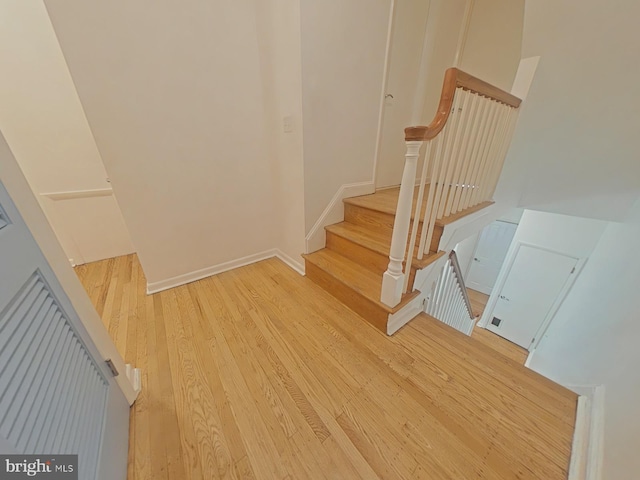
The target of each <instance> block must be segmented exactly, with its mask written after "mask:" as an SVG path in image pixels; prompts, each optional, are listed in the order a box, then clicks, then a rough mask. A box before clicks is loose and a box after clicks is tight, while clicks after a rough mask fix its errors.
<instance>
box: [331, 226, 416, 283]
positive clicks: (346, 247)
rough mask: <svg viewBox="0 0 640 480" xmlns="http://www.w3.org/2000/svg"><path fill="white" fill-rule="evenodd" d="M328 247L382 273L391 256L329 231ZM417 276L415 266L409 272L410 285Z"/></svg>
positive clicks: (373, 270)
mask: <svg viewBox="0 0 640 480" xmlns="http://www.w3.org/2000/svg"><path fill="white" fill-rule="evenodd" d="M327 248H328V249H330V250H333V251H335V252H336V253H339V254H340V255H342V256H343V257H346V258H349V259H351V260H355V261H357V262H358V263H359V264H360V265H362V266H363V267H365V268H367V269H368V270H370V271H372V272H376V273H378V274H380V275H382V274H383V273H384V272H385V271H386V270H387V266H388V265H389V256H388V255H382V254H381V253H379V252H376V251H373V250H370V249H368V248H366V247H363V246H362V245H360V244H358V243H356V242H353V241H352V240H349V239H347V238H344V237H341V236H340V235H336V234H334V233H332V232H329V231H327ZM415 276H416V269H415V267H412V268H411V273H410V274H409V285H413V280H414V279H415Z"/></svg>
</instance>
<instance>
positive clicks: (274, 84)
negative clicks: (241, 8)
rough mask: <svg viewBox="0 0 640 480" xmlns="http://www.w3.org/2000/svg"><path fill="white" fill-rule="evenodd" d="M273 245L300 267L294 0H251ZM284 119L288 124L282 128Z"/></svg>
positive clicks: (298, 108)
mask: <svg viewBox="0 0 640 480" xmlns="http://www.w3.org/2000/svg"><path fill="white" fill-rule="evenodd" d="M256 8H257V19H258V21H257V26H258V44H259V48H260V70H261V73H262V89H263V90H262V91H263V98H264V104H265V125H266V128H267V142H268V148H269V151H270V154H271V159H272V164H271V175H272V181H273V184H274V192H275V211H276V212H277V214H276V216H275V218H274V219H273V221H274V222H277V223H278V231H277V232H276V246H277V248H278V249H280V250H281V252H282V253H283V254H284V255H286V257H288V260H289V261H290V262H296V264H294V266H296V267H298V268H301V266H302V263H303V262H302V258H301V257H300V254H301V253H303V252H304V250H305V225H304V163H303V156H302V151H303V150H302V147H303V143H302V129H303V125H302V72H301V53H300V0H286V1H281V0H264V1H260V2H256ZM285 122H286V123H288V124H290V125H291V126H290V128H286V130H287V131H285Z"/></svg>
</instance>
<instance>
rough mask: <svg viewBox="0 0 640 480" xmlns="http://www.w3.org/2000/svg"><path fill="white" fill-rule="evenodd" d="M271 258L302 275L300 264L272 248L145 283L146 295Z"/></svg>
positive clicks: (302, 269)
mask: <svg viewBox="0 0 640 480" xmlns="http://www.w3.org/2000/svg"><path fill="white" fill-rule="evenodd" d="M273 257H277V258H278V259H280V260H281V261H282V262H284V263H286V264H287V265H288V266H289V267H291V268H292V269H293V270H295V271H296V272H298V273H299V274H300V275H304V267H303V265H302V264H301V263H299V262H296V261H295V260H294V259H293V258H291V257H290V256H289V255H287V254H286V253H284V252H283V251H282V250H280V249H278V248H272V249H271V250H266V251H264V252H260V253H254V254H253V255H247V256H246V257H241V258H237V259H235V260H230V261H228V262H224V263H220V264H218V265H213V266H211V267H206V268H202V269H200V270H195V271H193V272H188V273H183V274H182V275H176V276H175V277H171V278H167V279H166V280H160V281H158V282H147V295H151V294H153V293H158V292H162V291H163V290H168V289H170V288H175V287H180V286H182V285H185V284H187V283H191V282H195V281H197V280H202V279H203V278H207V277H211V276H213V275H217V274H219V273H224V272H228V271H229V270H233V269H234V268H240V267H244V266H246V265H250V264H252V263H256V262H260V261H262V260H267V259H268V258H273Z"/></svg>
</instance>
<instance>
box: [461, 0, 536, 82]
mask: <svg viewBox="0 0 640 480" xmlns="http://www.w3.org/2000/svg"><path fill="white" fill-rule="evenodd" d="M524 3H525V2H524V0H475V1H474V3H473V10H472V12H471V18H470V22H469V29H468V30H467V36H466V41H465V43H464V49H463V52H462V56H461V58H460V68H461V69H462V70H464V71H465V72H467V73H470V74H471V75H474V76H476V77H478V78H481V79H483V80H485V81H487V82H489V83H491V84H492V85H495V86H497V87H499V88H502V89H503V90H506V91H507V92H509V91H511V86H512V85H513V80H514V78H515V76H516V71H517V70H518V64H519V63H520V57H521V49H522V29H523V23H524Z"/></svg>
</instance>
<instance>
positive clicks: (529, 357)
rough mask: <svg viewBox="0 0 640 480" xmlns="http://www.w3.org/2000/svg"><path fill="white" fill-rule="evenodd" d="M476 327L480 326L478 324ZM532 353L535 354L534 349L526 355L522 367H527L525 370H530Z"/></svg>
mask: <svg viewBox="0 0 640 480" xmlns="http://www.w3.org/2000/svg"><path fill="white" fill-rule="evenodd" d="M478 326H480V324H478ZM481 328H485V327H481ZM534 353H536V349H535V348H534V349H532V350H531V351H530V352H529V355H527V360H526V361H525V362H524V366H525V367H527V368H531V362H532V360H533V355H534Z"/></svg>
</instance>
